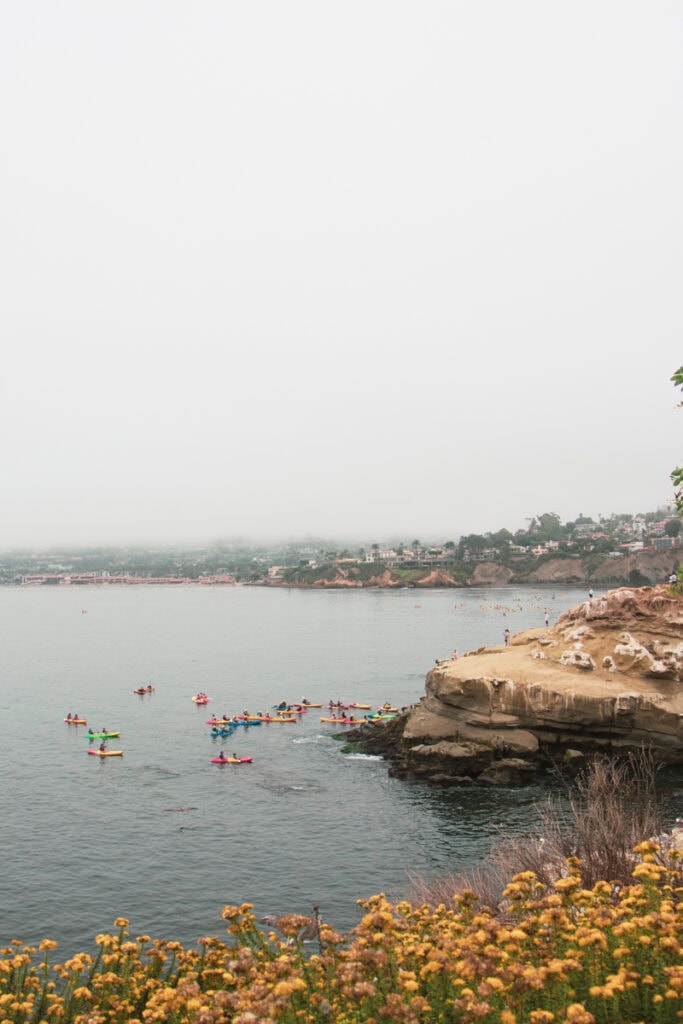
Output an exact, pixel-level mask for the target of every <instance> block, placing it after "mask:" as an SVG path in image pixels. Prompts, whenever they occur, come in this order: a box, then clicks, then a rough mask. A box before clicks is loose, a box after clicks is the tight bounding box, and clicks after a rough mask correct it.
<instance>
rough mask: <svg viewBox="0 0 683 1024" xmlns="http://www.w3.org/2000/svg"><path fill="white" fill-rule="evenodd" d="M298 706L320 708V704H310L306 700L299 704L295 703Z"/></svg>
mask: <svg viewBox="0 0 683 1024" xmlns="http://www.w3.org/2000/svg"><path fill="white" fill-rule="evenodd" d="M296 707H299V708H321V707H322V704H310V703H309V702H308V701H303V702H302V703H301V704H297V705H296Z"/></svg>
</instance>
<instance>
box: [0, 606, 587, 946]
mask: <svg viewBox="0 0 683 1024" xmlns="http://www.w3.org/2000/svg"><path fill="white" fill-rule="evenodd" d="M585 596H586V595H585V593H584V591H583V590H576V589H566V588H562V589H559V588H558V589H555V590H538V591H532V590H529V589H520V588H517V589H515V588H501V589H491V588H486V589H480V590H468V591H461V590H430V591H424V592H420V591H415V590H400V591H385V590H373V591H370V590H368V591H351V592H345V591H331V592H323V591H308V590H268V589H260V588H249V587H236V588H211V587H207V588H204V587H186V588H179V589H171V588H165V587H150V588H142V587H141V588H111V589H98V588H89V587H84V588H38V589H28V588H24V589H21V588H3V589H2V590H0V629H1V631H2V632H1V635H2V645H1V647H0V669H1V671H0V680H1V684H0V714H1V720H2V723H3V735H2V744H1V746H0V763H1V765H2V780H3V784H2V788H1V796H0V821H1V822H2V848H3V870H2V872H1V873H0V907H1V910H2V912H1V913H0V944H1V945H6V944H7V943H8V942H9V941H10V940H11V939H14V938H17V939H21V940H23V941H25V942H31V943H35V942H38V941H39V940H40V939H41V938H45V937H49V938H53V939H56V940H57V941H58V943H59V948H58V952H59V953H61V954H62V955H64V956H66V955H68V954H70V953H73V952H75V951H76V950H79V949H84V950H92V948H94V937H95V935H96V934H97V933H98V932H102V931H107V930H110V929H111V928H112V925H113V921H114V920H115V918H116V917H118V916H120V915H122V916H125V917H127V918H129V919H130V931H131V934H133V935H139V934H148V935H151V936H152V937H153V938H168V939H177V940H179V941H181V942H183V943H184V944H187V945H194V944H195V943H196V942H197V939H198V938H200V937H201V936H204V935H218V936H219V937H223V936H225V928H224V924H223V922H222V920H221V916H220V914H221V910H222V908H223V906H224V905H225V904H227V903H231V904H240V903H242V902H244V901H248V902H250V903H253V904H254V906H255V909H256V912H257V914H259V915H260V914H267V913H289V912H296V913H310V911H311V908H312V906H313V905H314V904H318V905H319V906H320V910H321V914H322V917H323V919H324V920H326V921H328V922H329V923H330V924H332V925H333V926H334V927H336V928H338V929H340V930H342V931H346V930H348V929H349V928H351V927H352V926H353V925H354V924H355V923H356V922H357V920H358V918H359V915H360V910H359V908H358V906H357V902H356V901H357V900H358V899H359V898H363V897H367V896H370V895H372V894H373V893H376V892H387V893H388V894H390V895H391V896H394V897H400V896H401V895H403V894H404V893H405V892H406V891H407V889H408V887H409V878H410V875H411V874H412V873H415V872H417V873H419V874H420V875H421V876H422V877H425V878H431V877H434V876H436V875H438V874H439V873H442V872H444V871H456V870H461V869H466V868H467V866H468V865H472V864H473V863H475V862H476V861H478V860H479V859H481V857H483V856H485V855H486V852H487V851H488V848H489V845H490V842H491V838H492V837H493V836H495V835H497V834H498V832H499V830H500V828H501V827H504V828H509V829H512V830H514V831H517V830H522V829H526V828H528V826H529V824H530V822H531V821H532V820H534V819H535V808H534V802H535V801H536V800H537V799H538V797H539V794H540V790H539V788H538V787H536V786H532V787H529V788H525V789H505V790H499V789H495V790H491V789H486V788H478V787H477V788H463V789H448V790H441V789H436V788H432V787H429V786H427V785H425V784H422V783H414V782H405V781H400V780H395V779H391V778H389V776H388V774H387V765H386V763H385V762H384V761H382V760H380V759H378V758H372V757H367V756H363V755H359V754H348V753H344V750H343V745H342V744H341V743H339V742H337V741H335V740H334V739H333V738H332V736H333V735H334V733H335V732H338V731H339V728H338V727H335V726H332V725H326V724H323V723H321V722H320V716H321V714H324V712H320V711H318V710H311V711H308V712H307V713H306V714H305V715H303V716H301V718H300V720H299V721H298V722H297V723H296V724H294V725H268V724H263V725H260V726H255V727H250V728H244V727H241V728H239V729H238V730H237V731H236V733H235V734H234V735H233V736H232V737H231V738H229V739H226V740H219V739H216V740H214V739H212V738H211V737H210V727H209V726H208V725H207V724H206V719H207V718H208V717H209V716H210V714H213V713H215V714H219V715H220V714H223V713H228V714H235V713H240V712H241V711H242V710H243V709H245V708H248V709H249V710H251V711H255V710H259V709H264V708H271V707H272V706H273V705H275V704H277V703H278V702H279V701H280V700H283V699H284V700H287V701H289V702H292V701H297V700H300V699H301V698H302V697H307V698H308V699H309V700H311V701H323V702H327V701H328V700H330V699H341V700H344V701H345V702H347V701H353V700H355V701H359V702H367V703H372V704H373V705H378V704H381V703H382V702H383V701H385V700H389V701H391V702H392V703H395V704H397V705H405V704H409V703H412V702H414V701H416V700H418V699H419V698H420V696H422V695H423V694H424V677H425V673H426V672H427V671H428V670H429V668H430V666H431V665H433V663H434V661H435V659H437V658H446V657H449V655H450V653H451V651H452V650H453V648H457V649H458V650H459V651H460V652H463V651H465V650H472V649H475V648H477V647H479V646H481V645H483V644H497V643H501V642H502V635H503V629H504V628H505V627H506V626H507V627H509V628H510V629H511V631H512V632H513V633H514V632H517V631H518V630H520V629H525V628H528V627H531V626H542V625H543V621H544V611H545V609H546V608H548V609H549V612H550V617H551V622H553V621H555V619H556V618H557V617H558V616H559V614H560V613H561V612H562V611H564V610H565V609H566V608H568V607H570V606H572V605H574V604H577V603H579V602H580V601H582V600H584V599H585ZM148 682H151V683H152V684H153V685H154V686H155V691H154V693H152V694H150V695H149V696H145V697H139V696H136V695H135V694H134V693H133V688H134V687H136V686H138V685H140V684H146V683H148ZM198 690H204V691H205V692H206V693H208V694H209V696H210V697H211V703H210V704H209V705H208V708H201V707H197V706H196V705H195V704H194V703H193V702H192V700H191V698H192V695H193V694H194V693H196V692H197V691H198ZM68 712H71V713H75V712H77V713H78V714H80V715H81V716H83V717H85V718H87V720H88V723H89V724H90V725H91V726H93V727H94V728H95V729H97V730H99V729H101V728H103V727H106V728H108V729H109V730H114V729H116V730H120V731H121V738H120V740H115V741H114V740H112V741H110V744H109V745H110V747H111V748H112V749H122V750H123V751H124V756H123V757H121V758H108V759H100V758H96V757H91V756H88V755H87V753H86V751H87V747H88V743H87V741H86V738H85V732H86V729H85V727H82V726H81V727H74V726H68V725H65V724H64V721H63V720H64V717H65V716H66V714H67V713H68ZM221 749H224V750H225V751H226V753H232V752H235V753H237V754H238V756H251V757H253V763H252V764H245V765H238V766H237V765H225V766H223V765H216V764H212V763H211V760H210V759H211V758H212V757H214V756H216V754H217V753H218V751H219V750H221Z"/></svg>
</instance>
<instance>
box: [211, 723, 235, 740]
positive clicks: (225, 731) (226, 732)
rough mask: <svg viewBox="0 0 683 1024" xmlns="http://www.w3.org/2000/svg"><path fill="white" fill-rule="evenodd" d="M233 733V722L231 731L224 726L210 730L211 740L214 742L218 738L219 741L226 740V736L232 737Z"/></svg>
mask: <svg viewBox="0 0 683 1024" xmlns="http://www.w3.org/2000/svg"><path fill="white" fill-rule="evenodd" d="M234 731H235V723H234V722H233V725H232V728H231V729H230V728H228V727H227V726H224V727H223V728H222V729H212V730H211V739H212V740H215V739H216V738H217V737H218V736H220V737H221V739H224V740H225V739H227V738H228V736H232V734H233V733H234Z"/></svg>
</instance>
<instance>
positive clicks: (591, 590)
mask: <svg viewBox="0 0 683 1024" xmlns="http://www.w3.org/2000/svg"><path fill="white" fill-rule="evenodd" d="M588 600H589V601H592V600H593V588H592V587H589V588H588Z"/></svg>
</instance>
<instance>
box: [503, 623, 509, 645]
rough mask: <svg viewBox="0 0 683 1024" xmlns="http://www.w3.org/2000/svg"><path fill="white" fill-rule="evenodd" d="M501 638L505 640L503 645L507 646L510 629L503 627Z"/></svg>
mask: <svg viewBox="0 0 683 1024" xmlns="http://www.w3.org/2000/svg"><path fill="white" fill-rule="evenodd" d="M503 639H504V640H505V646H506V647H509V645H510V630H509V629H507V628H505V629H504V630H503Z"/></svg>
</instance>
